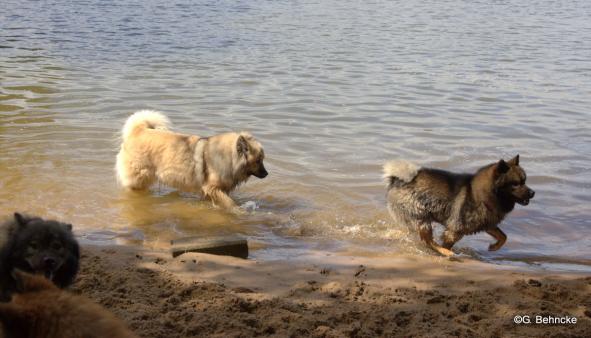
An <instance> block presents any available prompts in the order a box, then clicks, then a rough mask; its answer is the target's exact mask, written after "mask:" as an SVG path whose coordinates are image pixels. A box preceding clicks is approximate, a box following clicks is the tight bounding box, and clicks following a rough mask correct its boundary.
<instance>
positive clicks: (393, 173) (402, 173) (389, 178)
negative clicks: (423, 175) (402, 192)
mask: <svg viewBox="0 0 591 338" xmlns="http://www.w3.org/2000/svg"><path fill="white" fill-rule="evenodd" d="M419 169H421V167H419V166H418V165H416V164H414V163H411V162H408V161H405V160H394V161H389V162H386V164H384V167H383V171H384V175H383V176H382V177H383V178H384V179H385V180H386V183H387V184H388V185H392V184H393V183H394V182H395V180H400V181H403V182H404V183H409V182H410V181H412V180H413V179H414V178H415V176H417V174H418V173H419Z"/></svg>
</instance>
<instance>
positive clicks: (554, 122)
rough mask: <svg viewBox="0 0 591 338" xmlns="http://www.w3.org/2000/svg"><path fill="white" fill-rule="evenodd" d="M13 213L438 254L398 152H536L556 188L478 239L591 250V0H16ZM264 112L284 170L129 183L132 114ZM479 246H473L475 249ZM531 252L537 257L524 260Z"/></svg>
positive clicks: (266, 242)
mask: <svg viewBox="0 0 591 338" xmlns="http://www.w3.org/2000/svg"><path fill="white" fill-rule="evenodd" d="M0 7H2V9H1V10H0V210H1V211H2V213H3V214H9V213H10V212H12V211H13V210H24V211H29V212H32V213H38V214H41V215H45V216H47V217H54V218H59V219H62V220H68V221H70V222H73V223H74V224H75V226H76V229H77V233H78V235H79V236H80V237H81V238H83V239H84V240H87V241H90V242H97V243H100V242H112V241H115V242H119V241H122V242H140V243H144V244H146V245H156V246H157V245H164V244H162V243H165V242H166V241H167V240H169V239H170V238H174V237H178V236H184V235H211V234H226V233H239V234H242V235H244V236H248V237H249V238H250V240H251V243H253V248H254V249H255V250H254V255H255V257H258V258H260V259H273V258H276V257H280V258H285V257H297V256H298V255H303V254H305V252H307V251H309V250H319V251H321V252H329V253H330V252H349V253H351V252H353V253H363V254H380V253H383V252H387V253H392V252H397V251H401V252H409V251H412V252H414V251H418V252H422V250H421V248H420V246H417V245H415V244H414V242H412V241H411V240H410V239H409V233H408V231H406V230H405V228H404V226H402V225H399V224H393V223H392V221H391V220H390V218H389V217H388V214H387V212H386V210H385V199H384V194H385V188H384V185H383V183H382V182H381V178H380V175H381V173H380V170H381V165H382V164H383V163H384V162H385V161H386V160H388V159H393V158H405V159H409V160H412V161H415V162H417V163H419V164H421V165H424V166H436V167H440V168H444V169H449V170H457V171H472V170H475V169H476V168H478V167H479V166H482V165H484V164H487V163H490V162H492V161H496V160H498V159H500V158H505V159H508V158H510V157H513V156H514V155H515V154H517V153H519V154H520V155H521V163H522V166H523V167H524V168H525V169H526V170H527V172H528V182H529V185H530V186H531V187H532V188H533V189H535V190H536V192H537V194H536V197H535V199H534V200H532V203H531V204H530V205H529V206H527V207H521V206H518V207H517V208H516V210H515V211H514V212H513V213H512V214H510V215H509V216H508V218H507V219H506V220H505V222H504V223H503V224H502V225H501V228H502V229H504V230H505V232H506V233H507V234H508V236H509V240H508V242H507V244H506V245H505V247H504V248H503V249H501V250H500V251H499V252H497V253H489V252H487V251H486V249H487V247H488V243H489V242H491V239H490V238H488V237H487V235H485V234H481V235H476V236H471V237H469V238H466V239H464V240H462V242H460V243H459V246H458V247H459V249H460V250H464V251H465V252H466V253H468V254H470V255H473V256H475V257H479V258H481V259H484V260H490V261H493V262H495V261H496V262H506V261H520V262H522V263H523V262H525V263H524V264H534V265H535V264H541V266H543V267H549V268H557V269H558V268H561V267H562V268H564V267H567V268H569V269H570V268H573V269H580V268H581V266H583V269H585V266H586V269H589V267H590V266H591V259H590V255H591V220H590V218H591V206H590V202H591V195H590V193H589V191H590V188H591V173H590V170H589V169H590V167H591V133H590V123H589V121H590V117H591V114H590V110H591V38H590V37H591V20H590V18H591V2H590V1H586V0H569V1H567V0H564V1H550V0H539V1H518V0H506V1H488V0H487V1H460V0H447V1H442V0H437V1H435V0H433V1H413V0H409V1H401V0H400V1H332V0H325V1H320V0H310V1H281V0H278V1H260V0H252V1H214V2H211V1H182V0H171V1H153V0H141V1H131V0H130V1H99V0H88V1H75V2H72V1H24V0H19V1H14V0H3V1H2V5H1V6H0ZM143 108H150V109H158V110H162V111H164V112H166V113H167V114H169V116H170V117H171V119H172V121H173V123H174V124H175V126H176V128H177V129H178V130H179V131H182V132H187V133H194V134H198V135H212V134H215V133H219V132H224V131H229V130H248V131H251V132H252V133H253V134H254V135H255V136H256V137H257V138H258V139H259V140H260V141H261V142H262V143H263V145H264V146H265V152H266V154H267V158H268V160H267V163H268V164H267V166H268V169H269V171H270V176H269V177H268V178H267V179H265V180H257V179H253V180H251V181H249V182H248V183H247V184H246V185H244V186H243V187H241V188H240V189H239V190H238V191H236V193H235V194H234V197H235V198H236V199H237V200H238V201H239V203H240V204H243V205H244V206H245V207H247V208H251V209H254V210H253V211H252V212H251V214H250V215H245V216H232V215H228V214H227V213H224V212H222V211H219V210H214V209H212V208H211V207H210V206H209V204H207V203H205V202H202V201H200V200H199V199H198V197H196V196H189V195H182V194H176V193H174V192H173V191H170V190H168V189H166V188H165V187H155V188H154V189H153V191H152V192H151V193H150V194H143V195H133V194H131V195H130V194H127V193H125V192H122V191H121V190H120V189H119V188H118V187H117V185H116V182H115V179H114V175H113V167H114V159H115V154H116V152H117V140H116V135H117V133H118V132H119V129H120V128H121V126H122V123H123V121H124V120H125V118H126V116H128V115H129V114H130V113H132V112H133V111H135V110H138V109H143ZM462 248H463V249H462ZM520 264H521V263H520Z"/></svg>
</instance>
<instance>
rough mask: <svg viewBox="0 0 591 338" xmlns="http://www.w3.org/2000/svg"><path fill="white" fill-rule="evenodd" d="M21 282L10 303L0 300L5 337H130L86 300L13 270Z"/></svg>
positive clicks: (112, 317)
mask: <svg viewBox="0 0 591 338" xmlns="http://www.w3.org/2000/svg"><path fill="white" fill-rule="evenodd" d="M15 275H16V278H17V280H18V283H19V285H20V290H19V293H17V294H15V295H14V297H13V299H12V301H11V302H10V303H0V320H1V321H2V324H3V326H4V332H5V334H6V337H7V338H13V337H14V338H17V337H19V338H20V337H44V338H64V337H68V338H99V337H100V338H103V337H110V338H132V337H137V336H136V335H135V334H134V333H133V332H131V331H130V330H128V329H127V328H126V326H125V324H124V323H123V322H121V321H120V320H119V319H118V318H116V317H115V316H114V315H113V314H112V313H110V312H109V311H107V310H106V309H104V308H103V307H102V306H100V305H98V304H96V303H94V302H92V301H90V300H89V299H87V298H85V297H82V296H77V295H74V294H71V293H68V292H66V291H62V290H60V289H58V288H57V287H56V286H55V285H53V284H52V283H51V282H50V281H48V280H47V279H45V278H44V277H42V276H39V275H31V274H27V273H24V272H22V271H18V270H17V271H16V272H15Z"/></svg>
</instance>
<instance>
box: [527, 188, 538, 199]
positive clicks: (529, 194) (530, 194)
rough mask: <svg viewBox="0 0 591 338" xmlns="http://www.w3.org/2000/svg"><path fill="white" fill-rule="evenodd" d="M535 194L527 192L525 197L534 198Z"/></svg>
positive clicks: (530, 191) (531, 191)
mask: <svg viewBox="0 0 591 338" xmlns="http://www.w3.org/2000/svg"><path fill="white" fill-rule="evenodd" d="M535 194H536V192H535V191H533V190H531V189H530V190H529V191H528V192H527V195H528V196H529V198H534V195H535Z"/></svg>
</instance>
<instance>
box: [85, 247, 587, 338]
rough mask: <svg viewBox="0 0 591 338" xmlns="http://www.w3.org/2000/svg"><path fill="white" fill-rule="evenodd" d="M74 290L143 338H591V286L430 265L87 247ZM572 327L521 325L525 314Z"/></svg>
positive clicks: (575, 280) (563, 278) (577, 278)
mask: <svg viewBox="0 0 591 338" xmlns="http://www.w3.org/2000/svg"><path fill="white" fill-rule="evenodd" d="M81 262H82V266H81V272H80V275H79V278H78V280H77V282H76V283H75V285H74V287H73V291H74V292H77V293H81V294H84V295H86V296H88V297H90V298H91V299H93V300H95V301H96V302H98V303H100V304H102V305H104V306H105V307H107V308H108V309H110V310H111V311H113V312H114V313H115V314H116V315H117V316H119V317H120V318H122V319H123V320H124V321H126V322H127V323H128V324H129V326H130V328H131V329H132V330H134V331H135V332H136V333H137V334H139V335H140V336H142V337H252V336H276V337H304V336H312V337H377V336H383V337H396V336H406V337H478V336H481V337H522V336H532V337H585V336H588V335H589V333H590V332H591V318H590V316H591V277H585V276H581V275H568V274H561V275H553V274H548V273H543V272H535V271H532V272H519V271H516V270H501V269H495V268H493V267H491V266H490V265H489V264H483V263H479V262H453V261H448V260H441V259H436V258H433V259H429V258H424V257H398V258H395V257H392V258H383V259H376V258H371V259H369V258H359V257H357V258H351V257H346V258H339V257H331V258H330V259H328V260H323V261H322V262H320V261H316V262H314V261H310V262H307V263H306V262H285V261H274V262H257V261H253V260H242V259H237V258H232V257H223V256H213V255H205V254H196V253H190V254H185V255H182V256H179V257H177V258H174V259H173V258H172V257H171V256H170V253H168V252H166V251H152V250H149V249H146V248H140V247H124V246H113V247H97V246H85V247H83V250H82V260H81ZM535 314H542V315H543V314H547V315H554V316H561V315H570V316H575V317H577V319H578V322H577V324H574V325H534V324H530V325H525V324H522V325H517V324H515V323H514V322H513V317H514V316H515V315H532V316H533V315H535Z"/></svg>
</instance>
